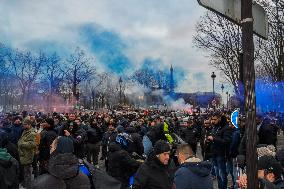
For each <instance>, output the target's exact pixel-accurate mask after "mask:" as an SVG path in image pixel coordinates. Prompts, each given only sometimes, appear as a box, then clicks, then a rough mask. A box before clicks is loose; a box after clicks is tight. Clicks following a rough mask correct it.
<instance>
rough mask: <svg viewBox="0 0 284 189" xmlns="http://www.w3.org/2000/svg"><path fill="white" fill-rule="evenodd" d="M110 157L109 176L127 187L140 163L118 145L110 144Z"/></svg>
mask: <svg viewBox="0 0 284 189" xmlns="http://www.w3.org/2000/svg"><path fill="white" fill-rule="evenodd" d="M109 148H110V153H109V156H108V174H109V175H111V176H112V177H114V178H116V179H117V180H119V181H120V182H122V183H123V185H124V186H125V185H126V186H127V185H128V181H129V178H130V177H131V176H133V175H134V173H136V171H137V170H138V168H139V166H140V163H138V162H137V161H135V160H134V159H132V158H131V157H130V155H129V154H128V152H127V151H125V150H122V149H121V147H120V146H119V145H118V144H116V143H112V144H110V147H109Z"/></svg>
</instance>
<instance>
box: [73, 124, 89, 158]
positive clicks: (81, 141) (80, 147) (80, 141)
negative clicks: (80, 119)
mask: <svg viewBox="0 0 284 189" xmlns="http://www.w3.org/2000/svg"><path fill="white" fill-rule="evenodd" d="M70 137H71V139H72V140H73V144H74V154H75V155H76V156H77V157H78V158H81V159H82V158H84V157H85V143H86V141H87V133H86V131H85V130H84V129H83V128H79V129H77V130H76V131H74V132H73V133H71V135H70Z"/></svg>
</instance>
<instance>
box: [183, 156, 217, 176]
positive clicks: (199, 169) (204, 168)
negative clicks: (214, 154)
mask: <svg viewBox="0 0 284 189" xmlns="http://www.w3.org/2000/svg"><path fill="white" fill-rule="evenodd" d="M190 159H192V158H190ZM197 160H198V158H194V159H193V162H190V161H186V162H185V163H183V164H182V165H181V167H185V168H187V169H189V170H190V171H191V172H192V173H193V174H195V175H198V176H199V177H207V176H209V175H210V172H211V168H212V165H211V163H210V162H209V161H203V162H201V161H199V162H197ZM194 161H195V162H194Z"/></svg>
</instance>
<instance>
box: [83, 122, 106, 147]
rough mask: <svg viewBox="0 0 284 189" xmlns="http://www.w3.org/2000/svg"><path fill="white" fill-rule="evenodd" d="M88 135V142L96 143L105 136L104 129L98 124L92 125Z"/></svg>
mask: <svg viewBox="0 0 284 189" xmlns="http://www.w3.org/2000/svg"><path fill="white" fill-rule="evenodd" d="M87 136H88V140H87V142H88V143H91V144H96V143H98V142H100V141H102V138H103V131H102V129H101V128H100V127H98V126H91V127H89V128H88V130H87Z"/></svg>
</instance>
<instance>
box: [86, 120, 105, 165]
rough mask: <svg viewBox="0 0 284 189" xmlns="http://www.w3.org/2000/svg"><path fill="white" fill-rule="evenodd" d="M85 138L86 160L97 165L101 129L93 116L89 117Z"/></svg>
mask: <svg viewBox="0 0 284 189" xmlns="http://www.w3.org/2000/svg"><path fill="white" fill-rule="evenodd" d="M87 138H88V139H87V160H88V161H89V162H90V163H93V164H94V165H98V163H99V153H100V147H101V141H102V138H103V131H102V128H100V126H99V125H98V124H97V120H96V119H95V118H91V119H90V127H89V128H88V130H87Z"/></svg>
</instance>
